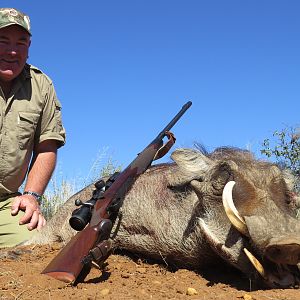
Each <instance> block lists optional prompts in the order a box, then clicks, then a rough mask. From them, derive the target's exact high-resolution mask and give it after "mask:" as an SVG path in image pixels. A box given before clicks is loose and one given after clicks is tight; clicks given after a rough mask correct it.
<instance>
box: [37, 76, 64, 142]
mask: <svg viewBox="0 0 300 300" xmlns="http://www.w3.org/2000/svg"><path fill="white" fill-rule="evenodd" d="M43 96H44V98H45V106H44V109H43V112H42V114H41V118H40V121H39V124H38V130H37V132H36V142H37V143H41V142H43V141H45V140H56V141H57V144H58V148H59V147H61V146H63V145H64V144H65V141H66V132H65V128H64V126H63V123H62V115H61V104H60V102H59V100H58V99H57V96H56V93H55V89H54V86H53V84H52V82H51V83H49V85H48V87H47V89H46V90H45V91H44V95H43Z"/></svg>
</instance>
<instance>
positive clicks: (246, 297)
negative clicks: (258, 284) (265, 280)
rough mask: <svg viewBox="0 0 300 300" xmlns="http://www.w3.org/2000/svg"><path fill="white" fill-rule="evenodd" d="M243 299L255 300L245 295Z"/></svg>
mask: <svg viewBox="0 0 300 300" xmlns="http://www.w3.org/2000/svg"><path fill="white" fill-rule="evenodd" d="M243 299H244V300H253V298H252V296H251V295H248V294H245V295H244V296H243Z"/></svg>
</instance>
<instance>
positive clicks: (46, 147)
mask: <svg viewBox="0 0 300 300" xmlns="http://www.w3.org/2000/svg"><path fill="white" fill-rule="evenodd" d="M56 156H57V150H56V143H55V141H45V142H44V143H43V145H41V146H38V147H37V150H36V152H35V154H34V157H33V160H32V163H31V167H30V170H29V173H28V176H27V181H26V185H25V191H33V192H36V193H38V194H43V193H44V191H45V189H46V187H47V184H48V182H49V180H50V178H51V176H52V173H53V171H54V169H55V165H56Z"/></svg>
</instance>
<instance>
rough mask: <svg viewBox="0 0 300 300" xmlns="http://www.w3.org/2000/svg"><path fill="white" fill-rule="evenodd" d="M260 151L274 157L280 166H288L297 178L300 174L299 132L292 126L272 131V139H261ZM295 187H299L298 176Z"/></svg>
mask: <svg viewBox="0 0 300 300" xmlns="http://www.w3.org/2000/svg"><path fill="white" fill-rule="evenodd" d="M262 146H263V149H262V150H260V152H261V153H262V154H264V155H266V156H267V157H269V158H275V160H276V162H277V163H278V164H279V165H280V166H281V167H282V168H288V169H290V170H291V171H292V173H293V174H294V175H295V176H296V177H297V178H299V176H300V132H299V131H298V132H297V130H296V129H295V128H293V127H286V128H284V129H282V130H281V131H275V132H274V133H273V139H272V140H271V139H265V140H264V141H263V144H262ZM296 185H297V186H296V188H297V189H298V190H299V189H300V178H299V180H297V184H296Z"/></svg>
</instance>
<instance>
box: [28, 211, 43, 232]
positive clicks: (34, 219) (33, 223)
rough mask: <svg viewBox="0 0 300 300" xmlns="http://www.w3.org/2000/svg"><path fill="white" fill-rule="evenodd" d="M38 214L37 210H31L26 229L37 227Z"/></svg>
mask: <svg viewBox="0 0 300 300" xmlns="http://www.w3.org/2000/svg"><path fill="white" fill-rule="evenodd" d="M39 216H40V213H39V212H38V211H34V212H33V214H32V216H31V219H30V222H29V223H28V224H27V228H28V230H32V229H34V228H36V227H37V225H38V222H39Z"/></svg>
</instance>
